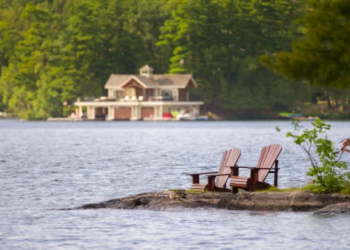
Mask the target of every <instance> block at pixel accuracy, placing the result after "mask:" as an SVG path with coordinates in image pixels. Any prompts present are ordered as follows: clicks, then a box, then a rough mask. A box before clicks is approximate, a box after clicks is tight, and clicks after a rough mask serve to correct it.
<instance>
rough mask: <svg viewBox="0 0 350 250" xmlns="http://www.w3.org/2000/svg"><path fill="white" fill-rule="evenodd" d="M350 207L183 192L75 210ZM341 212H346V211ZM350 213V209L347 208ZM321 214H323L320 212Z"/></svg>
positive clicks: (271, 195)
mask: <svg viewBox="0 0 350 250" xmlns="http://www.w3.org/2000/svg"><path fill="white" fill-rule="evenodd" d="M337 203H344V204H349V203H350V196H349V195H340V194H333V195H330V194H324V195H321V194H314V193H312V192H304V191H297V192H290V193H280V192H266V193H259V192H257V193H254V192H253V193H249V192H242V193H238V194H231V193H218V192H205V193H186V192H185V191H183V190H174V191H172V192H169V191H159V192H150V193H143V194H137V195H133V196H128V197H124V198H120V199H114V200H109V201H105V202H100V203H91V204H86V205H83V206H81V207H77V208H73V209H98V208H112V209H149V210H172V211H173V210H182V209H184V208H219V209H230V210H272V211H315V210H317V209H320V208H324V207H326V206H328V205H332V204H337ZM342 209H345V207H343V208H342ZM347 209H348V210H347V211H349V207H347ZM319 211H320V210H319Z"/></svg>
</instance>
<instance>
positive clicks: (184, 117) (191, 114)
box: [176, 108, 198, 121]
mask: <svg viewBox="0 0 350 250" xmlns="http://www.w3.org/2000/svg"><path fill="white" fill-rule="evenodd" d="M197 118H198V112H197V110H196V109H195V108H186V109H182V110H181V111H180V112H179V114H178V115H177V116H176V119H178V120H180V121H196V120H197Z"/></svg>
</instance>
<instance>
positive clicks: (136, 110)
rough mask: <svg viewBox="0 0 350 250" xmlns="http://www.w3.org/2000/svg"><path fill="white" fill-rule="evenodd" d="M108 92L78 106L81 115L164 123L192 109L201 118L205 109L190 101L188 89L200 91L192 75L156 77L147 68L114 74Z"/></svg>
mask: <svg viewBox="0 0 350 250" xmlns="http://www.w3.org/2000/svg"><path fill="white" fill-rule="evenodd" d="M105 88H106V89H107V90H108V97H100V98H99V99H95V100H93V101H84V102H81V101H78V102H76V103H75V106H77V107H79V113H80V114H82V111H83V107H86V110H87V115H86V116H87V119H89V120H94V119H106V120H163V119H165V118H164V117H166V116H168V114H169V113H171V112H174V111H180V110H184V109H189V108H191V109H193V110H196V112H197V113H198V114H199V109H200V105H203V102H199V101H195V102H194V101H190V100H189V89H191V88H197V84H196V82H195V80H194V79H193V77H192V75H190V74H173V75H170V74H169V75H168V74H166V75H157V74H153V69H152V68H151V67H150V66H148V65H145V66H144V67H142V68H140V75H113V74H112V75H111V76H110V77H109V79H108V81H107V83H106V85H105ZM167 119H169V118H167Z"/></svg>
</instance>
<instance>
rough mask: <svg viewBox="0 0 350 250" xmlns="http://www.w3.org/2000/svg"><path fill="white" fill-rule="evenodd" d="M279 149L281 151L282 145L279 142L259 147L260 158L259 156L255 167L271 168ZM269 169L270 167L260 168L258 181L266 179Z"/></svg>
mask: <svg viewBox="0 0 350 250" xmlns="http://www.w3.org/2000/svg"><path fill="white" fill-rule="evenodd" d="M281 151H282V146H281V145H279V144H272V145H270V146H267V147H263V148H262V149H261V153H260V158H259V162H258V166H257V167H258V168H271V167H272V166H273V164H274V162H275V161H276V160H277V157H278V156H279V154H280V153H281ZM269 171H270V169H262V170H260V171H259V174H258V181H261V182H263V181H264V180H265V179H266V177H267V175H268V173H269Z"/></svg>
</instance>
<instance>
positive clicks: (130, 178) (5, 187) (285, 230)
mask: <svg viewBox="0 0 350 250" xmlns="http://www.w3.org/2000/svg"><path fill="white" fill-rule="evenodd" d="M303 124H304V125H305V126H306V127H310V123H307V122H305V123H303ZM276 125H278V126H279V127H280V128H282V131H284V132H286V131H289V130H290V129H291V125H290V123H289V122H280V121H271V122H203V123H202V122H174V123H171V122H165V123H161V122H159V123H158V122H157V123H152V122H149V123H147V122H84V123H78V122H77V123H48V122H19V121H9V120H6V121H5V120H0V136H1V140H0V215H1V218H0V249H93V248H94V249H214V248H215V249H238V248H243V249H245V248H255V249H257V248H258V249H292V248H293V249H349V247H350V239H349V229H350V216H344V215H343V216H331V217H321V216H314V215H311V214H309V213H293V212H247V211H226V210H204V209H203V210H184V211H181V212H169V211H165V212H157V211H139V210H135V211H134V210H109V209H104V210H79V211H57V210H52V209H57V208H68V207H76V206H80V205H83V204H86V203H92V202H99V201H104V200H108V199H114V198H118V197H123V196H127V195H130V194H136V193H141V192H148V191H154V190H166V189H168V188H189V187H190V183H191V178H190V177H188V176H186V173H188V172H196V171H199V172H203V171H215V170H217V169H218V165H219V163H220V159H221V154H222V152H223V151H225V150H227V149H229V148H232V147H239V148H241V150H242V156H241V158H240V160H239V163H240V164H241V165H250V166H254V165H255V164H256V163H257V160H258V157H259V153H260V149H261V147H263V146H266V145H268V144H271V143H280V144H281V145H282V147H283V151H282V153H281V155H280V157H279V160H280V168H281V171H280V178H279V185H280V186H281V187H292V186H300V185H303V184H304V183H306V182H307V181H308V178H307V177H306V174H305V173H306V171H307V168H308V162H307V161H306V160H305V156H304V154H303V152H302V151H301V149H300V148H298V147H296V146H294V145H293V143H292V142H291V141H290V139H287V138H285V137H284V136H283V134H281V133H277V132H276V131H275V126H276ZM331 125H332V130H331V131H330V133H329V137H330V139H332V140H334V141H340V140H341V139H343V138H345V137H349V131H350V130H349V128H350V122H331ZM347 160H349V157H348V158H347ZM242 174H244V173H242ZM246 174H248V173H246ZM269 178H270V177H269ZM267 181H270V182H271V181H272V179H268V180H267Z"/></svg>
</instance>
